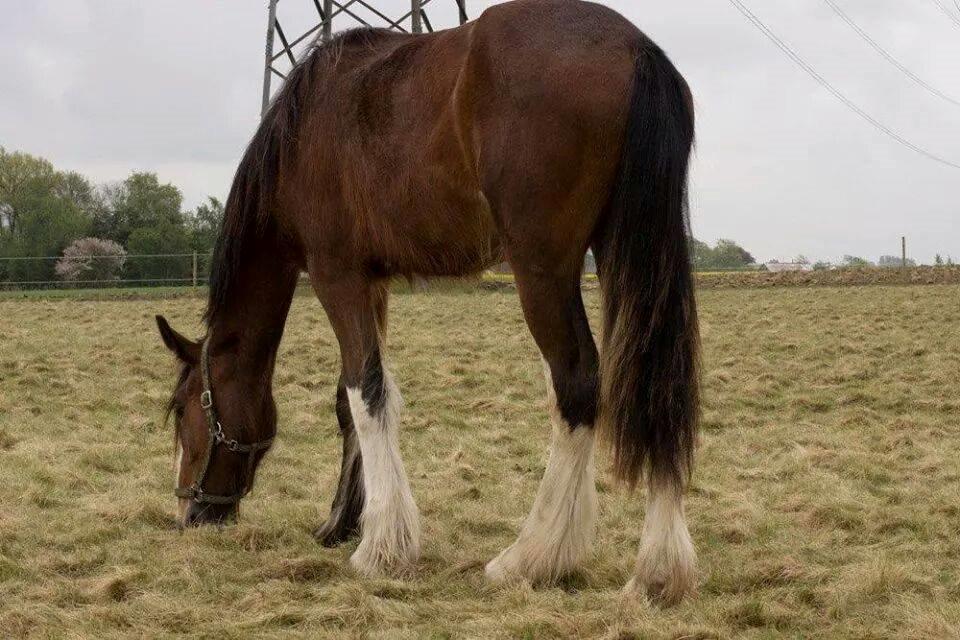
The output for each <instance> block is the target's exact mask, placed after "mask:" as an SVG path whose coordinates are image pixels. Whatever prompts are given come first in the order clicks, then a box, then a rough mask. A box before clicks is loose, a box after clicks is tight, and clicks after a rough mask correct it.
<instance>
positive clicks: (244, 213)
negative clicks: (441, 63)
mask: <svg viewBox="0 0 960 640" xmlns="http://www.w3.org/2000/svg"><path fill="white" fill-rule="evenodd" d="M389 33H391V32H389V31H386V30H384V29H374V28H370V27H358V28H356V29H350V30H348V31H344V32H342V33H340V34H338V35H337V36H336V37H335V38H333V39H331V40H330V41H329V42H325V43H321V42H320V41H319V39H318V40H317V41H316V42H314V44H313V45H311V48H310V50H309V51H308V52H306V53H305V54H304V55H303V57H302V58H301V59H300V62H299V63H297V65H296V66H295V67H294V68H293V69H292V70H291V71H290V73H289V74H288V76H287V79H286V82H284V85H283V87H282V88H281V89H280V91H278V92H277V95H276V96H275V97H274V99H273V102H272V103H271V105H270V109H269V110H268V111H267V113H266V115H264V117H263V120H262V121H261V123H260V127H259V128H258V129H257V132H256V134H254V136H253V139H252V140H251V141H250V144H249V145H247V149H246V151H245V152H244V154H243V158H242V159H241V161H240V165H239V166H238V167H237V173H236V175H235V176H234V179H233V185H232V186H231V188H230V194H229V195H228V196H227V202H226V207H225V210H224V220H223V226H222V227H221V228H220V233H219V235H218V237H217V243H216V247H215V249H214V252H213V261H212V263H211V267H210V297H209V300H208V301H207V309H206V312H205V313H204V318H205V319H206V321H207V324H208V325H210V324H213V322H214V321H215V320H216V318H217V317H218V316H219V315H220V314H221V313H223V312H224V309H225V307H226V306H227V304H228V302H229V300H230V298H231V296H232V295H233V294H234V289H235V287H236V284H237V279H238V275H239V272H240V267H241V264H242V261H243V259H244V253H245V249H246V248H248V247H249V246H250V244H251V243H252V242H253V241H255V240H256V239H258V238H260V237H262V236H263V235H265V234H267V233H275V232H276V229H275V226H274V223H273V221H272V215H271V214H272V205H273V196H274V194H275V193H276V188H277V180H278V177H279V174H280V165H281V163H282V162H283V161H284V160H285V159H286V154H289V153H291V152H292V151H293V149H294V148H295V141H296V136H297V131H298V128H299V124H300V120H301V118H302V116H303V107H304V105H305V103H306V101H307V100H308V99H309V96H310V95H311V93H312V90H313V89H314V81H315V80H316V78H317V76H318V74H317V73H316V70H317V66H318V65H320V64H323V63H326V62H327V61H329V60H330V59H331V58H332V59H333V60H336V59H337V58H338V57H339V55H340V53H341V51H342V50H343V49H344V48H348V47H354V46H369V45H371V44H372V43H373V42H374V41H376V40H378V39H379V37H380V36H382V35H384V34H389Z"/></svg>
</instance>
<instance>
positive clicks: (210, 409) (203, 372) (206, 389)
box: [174, 335, 273, 504]
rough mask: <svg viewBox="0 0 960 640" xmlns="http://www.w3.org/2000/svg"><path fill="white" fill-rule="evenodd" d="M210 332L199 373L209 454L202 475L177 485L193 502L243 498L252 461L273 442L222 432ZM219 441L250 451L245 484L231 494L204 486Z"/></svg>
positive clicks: (233, 448)
mask: <svg viewBox="0 0 960 640" xmlns="http://www.w3.org/2000/svg"><path fill="white" fill-rule="evenodd" d="M209 347H210V336H209V335H208V336H207V339H206V340H204V341H203V347H202V348H201V350H200V376H201V379H202V381H203V392H202V393H201V394H200V406H201V407H203V411H204V413H205V414H206V416H207V429H208V432H209V435H208V437H207V457H206V459H205V460H204V461H203V469H202V470H201V471H200V475H198V476H197V479H196V480H195V481H194V482H193V484H192V485H191V486H189V487H177V488H176V490H174V493H175V494H176V496H177V497H178V498H188V499H190V500H193V501H194V502H199V503H202V504H203V503H205V504H236V503H238V502H240V499H241V498H243V497H244V496H245V495H247V493H249V492H250V481H251V480H252V479H253V465H254V462H255V461H256V456H257V452H258V451H265V450H267V449H269V448H270V445H271V444H273V438H268V439H266V440H260V441H259V442H253V443H251V444H241V443H239V442H237V441H236V440H231V439H229V438H227V437H226V436H224V435H223V425H221V424H220V420H219V418H217V408H216V407H215V406H214V404H213V385H212V383H211V380H210V355H209V353H208V350H209ZM217 445H221V446H223V447H224V448H225V449H226V450H227V451H230V452H232V453H238V454H246V455H247V466H246V470H245V472H244V476H243V488H242V489H241V490H240V491H239V492H238V493H234V494H232V495H217V494H213V493H207V492H205V491H204V490H203V481H204V480H206V479H207V471H209V469H210V461H211V460H212V459H213V449H214V447H216V446H217Z"/></svg>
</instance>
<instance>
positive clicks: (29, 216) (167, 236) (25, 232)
mask: <svg viewBox="0 0 960 640" xmlns="http://www.w3.org/2000/svg"><path fill="white" fill-rule="evenodd" d="M222 219H223V204H222V203H221V202H220V201H219V200H217V199H216V198H213V197H209V198H207V201H206V202H204V203H203V204H201V205H199V206H198V207H196V209H193V210H184V208H183V194H182V192H181V191H180V189H178V188H177V187H176V186H174V185H172V184H164V183H161V181H160V180H159V178H158V177H157V175H156V174H155V173H150V172H134V173H131V174H130V176H129V177H127V178H126V179H125V180H123V181H122V182H118V183H113V184H104V185H96V184H94V183H93V182H91V181H90V180H89V179H87V178H86V177H85V176H83V175H81V174H79V173H77V172H74V171H60V170H58V169H57V168H55V167H54V166H53V164H52V163H50V162H49V161H48V160H46V159H44V158H40V157H37V156H32V155H30V154H27V153H23V152H19V151H12V152H11V151H7V150H6V149H4V148H3V147H0V258H27V257H33V256H45V257H53V256H63V255H64V251H65V250H66V249H67V248H68V247H70V246H71V245H72V244H74V243H76V242H78V241H80V240H82V239H87V238H96V239H98V240H101V241H109V242H111V243H115V245H118V246H119V247H120V248H122V251H123V252H124V253H126V254H130V255H157V254H189V253H193V252H197V253H199V254H201V255H204V256H206V255H208V254H209V253H210V252H211V251H212V249H213V245H214V242H215V241H216V235H217V232H218V230H219V228H220V223H221V221H222ZM83 246H89V247H91V249H92V248H96V247H101V248H102V247H108V246H109V245H104V244H102V243H101V244H99V245H98V244H96V243H93V244H91V243H85V244H84V245H83ZM188 262H189V261H183V260H181V261H175V260H169V259H164V258H150V259H144V260H135V261H134V260H129V261H126V262H125V263H124V264H123V273H122V277H123V278H124V279H141V280H149V279H153V280H162V279H166V278H179V277H184V269H185V267H186V268H189V265H188ZM61 271H63V269H62V268H61ZM67 271H69V270H67ZM116 275H117V277H119V276H120V274H116ZM59 278H60V279H63V275H62V274H61V275H60V276H59ZM55 279H58V272H57V261H55V260H28V259H21V260H4V259H0V281H8V282H9V281H47V280H55Z"/></svg>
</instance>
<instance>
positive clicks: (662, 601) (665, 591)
mask: <svg viewBox="0 0 960 640" xmlns="http://www.w3.org/2000/svg"><path fill="white" fill-rule="evenodd" d="M674 578H677V576H674ZM686 578H687V577H683V579H680V580H674V581H673V582H670V581H668V580H664V579H657V578H650V579H649V580H642V579H641V578H639V577H638V576H634V577H632V578H630V580H629V581H627V584H626V586H624V588H623V592H624V593H625V594H627V595H631V596H640V597H642V598H645V599H646V600H647V602H649V603H650V604H651V605H654V606H657V607H660V608H663V609H666V608H669V607H673V606H676V605H678V604H680V602H681V601H682V600H683V599H684V598H685V597H687V596H689V595H693V594H694V593H695V592H696V584H695V581H694V579H693V577H692V576H689V579H686Z"/></svg>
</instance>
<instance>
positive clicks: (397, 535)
mask: <svg viewBox="0 0 960 640" xmlns="http://www.w3.org/2000/svg"><path fill="white" fill-rule="evenodd" d="M383 375H384V389H385V393H386V401H385V403H384V406H383V408H382V410H381V411H380V415H378V416H377V415H372V414H371V413H370V411H369V409H368V407H367V405H366V403H365V402H364V401H363V397H362V394H361V392H360V389H359V388H348V389H347V397H348V399H349V401H350V412H351V413H352V415H353V422H354V426H355V428H356V433H357V439H358V441H359V443H360V452H361V455H362V456H363V485H364V505H363V515H362V517H361V525H362V532H363V533H362V539H361V541H360V544H359V546H358V547H357V550H356V551H355V552H354V553H353V555H352V556H351V557H350V563H351V564H352V565H353V566H354V568H355V569H357V570H358V571H359V572H360V573H363V574H365V575H381V574H383V573H386V572H389V571H394V570H404V569H408V568H409V567H410V566H411V565H412V564H413V563H414V562H415V561H416V560H417V558H418V557H419V556H420V518H419V513H418V511H417V506H416V504H415V503H414V501H413V494H411V492H410V485H409V483H408V481H407V474H406V471H404V468H403V461H402V460H401V459H400V446H399V442H398V430H399V423H400V407H401V405H402V400H401V398H400V393H399V391H398V389H397V386H396V384H395V383H394V381H393V377H392V376H391V375H390V373H389V372H388V371H386V369H384V372H383Z"/></svg>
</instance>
